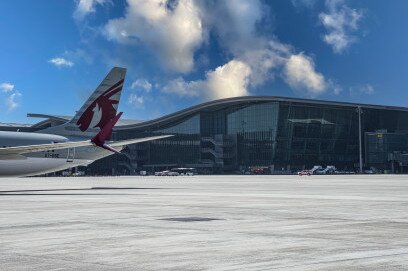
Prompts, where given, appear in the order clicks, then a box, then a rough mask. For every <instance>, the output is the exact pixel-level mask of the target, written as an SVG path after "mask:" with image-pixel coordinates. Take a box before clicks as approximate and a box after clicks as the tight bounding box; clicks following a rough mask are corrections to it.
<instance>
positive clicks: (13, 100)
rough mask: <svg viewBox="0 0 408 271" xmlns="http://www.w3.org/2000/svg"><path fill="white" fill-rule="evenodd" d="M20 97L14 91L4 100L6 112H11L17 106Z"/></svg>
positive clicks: (18, 93)
mask: <svg viewBox="0 0 408 271" xmlns="http://www.w3.org/2000/svg"><path fill="white" fill-rule="evenodd" d="M21 96H22V95H21V93H20V92H18V91H15V92H14V93H12V94H10V95H9V96H8V97H7V98H6V106H7V110H8V111H13V110H14V109H16V108H17V107H18V106H19V102H18V100H19V99H20V97H21Z"/></svg>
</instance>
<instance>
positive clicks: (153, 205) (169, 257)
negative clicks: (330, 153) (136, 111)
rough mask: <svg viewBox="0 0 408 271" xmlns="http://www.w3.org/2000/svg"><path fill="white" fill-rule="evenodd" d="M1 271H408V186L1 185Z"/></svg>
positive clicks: (71, 181)
mask: <svg viewBox="0 0 408 271" xmlns="http://www.w3.org/2000/svg"><path fill="white" fill-rule="evenodd" d="M0 270H408V176H402V175H398V176H391V175H365V176H357V175H353V176H311V177H307V176H305V177H298V176H192V177H187V176H183V177H107V178H96V177H95V178H90V177H89V178H88V177H76V178H4V179H0Z"/></svg>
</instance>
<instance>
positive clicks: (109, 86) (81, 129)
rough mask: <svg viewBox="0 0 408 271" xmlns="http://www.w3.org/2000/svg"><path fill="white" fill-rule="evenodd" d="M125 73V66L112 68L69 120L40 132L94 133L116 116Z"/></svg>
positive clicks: (74, 134)
mask: <svg viewBox="0 0 408 271" xmlns="http://www.w3.org/2000/svg"><path fill="white" fill-rule="evenodd" d="M125 75H126V69H125V68H119V67H115V68H113V69H112V70H111V71H110V72H109V73H108V75H107V76H106V77H105V79H103V81H102V82H101V83H100V85H99V86H98V87H97V88H96V90H95V91H94V92H93V93H92V95H91V96H90V97H89V98H88V100H87V101H86V102H85V103H84V105H83V106H82V107H81V109H80V110H79V111H77V113H76V114H75V116H74V117H73V118H72V119H71V120H70V121H69V122H67V123H65V124H63V125H60V126H55V127H50V128H48V129H45V130H43V131H41V132H44V133H52V134H58V135H63V136H79V137H92V136H94V135H96V134H97V133H98V132H99V131H100V130H101V129H102V128H103V127H104V126H105V125H106V124H107V123H109V122H110V121H111V120H112V119H113V118H115V117H116V112H117V109H118V106H119V101H120V96H121V94H122V88H123V83H124V80H125Z"/></svg>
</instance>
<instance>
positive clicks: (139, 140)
mask: <svg viewBox="0 0 408 271" xmlns="http://www.w3.org/2000/svg"><path fill="white" fill-rule="evenodd" d="M171 136H173V135H162V136H151V137H143V138H135V139H128V140H121V141H113V142H110V143H109V145H110V146H112V147H121V146H125V145H131V144H137V143H142V142H146V141H152V140H157V139H163V138H167V137H171Z"/></svg>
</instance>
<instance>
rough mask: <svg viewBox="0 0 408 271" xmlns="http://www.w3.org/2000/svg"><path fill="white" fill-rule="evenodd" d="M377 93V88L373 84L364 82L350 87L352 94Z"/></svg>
mask: <svg viewBox="0 0 408 271" xmlns="http://www.w3.org/2000/svg"><path fill="white" fill-rule="evenodd" d="M374 93H375V88H374V86H373V85H371V84H362V85H357V86H352V87H350V95H351V96H354V95H360V94H364V95H373V94H374Z"/></svg>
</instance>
